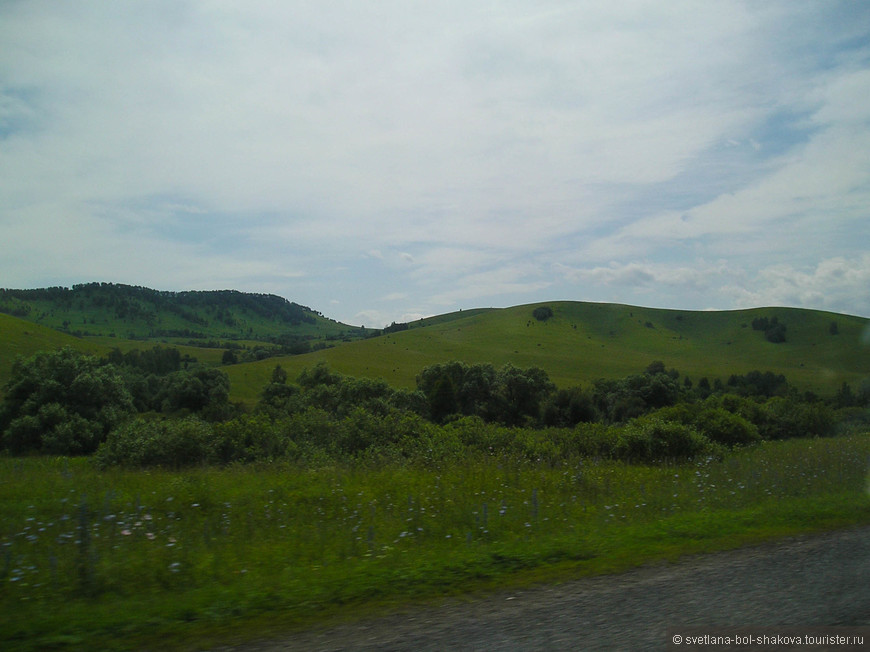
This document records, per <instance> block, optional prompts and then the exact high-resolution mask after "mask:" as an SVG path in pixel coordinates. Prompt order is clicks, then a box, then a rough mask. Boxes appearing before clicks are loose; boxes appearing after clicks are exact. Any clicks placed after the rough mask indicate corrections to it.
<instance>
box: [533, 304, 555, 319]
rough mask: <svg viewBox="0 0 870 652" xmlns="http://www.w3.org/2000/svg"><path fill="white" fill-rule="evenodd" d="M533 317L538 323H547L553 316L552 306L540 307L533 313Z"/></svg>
mask: <svg viewBox="0 0 870 652" xmlns="http://www.w3.org/2000/svg"><path fill="white" fill-rule="evenodd" d="M532 316H533V317H534V318H535V319H537V320H538V321H547V320H548V319H550V318H552V316H553V309H552V308H551V307H550V306H539V307H537V308H535V309H534V310H533V311H532Z"/></svg>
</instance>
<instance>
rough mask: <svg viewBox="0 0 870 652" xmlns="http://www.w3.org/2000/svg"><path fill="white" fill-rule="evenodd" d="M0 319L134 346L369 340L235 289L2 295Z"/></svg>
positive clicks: (301, 309)
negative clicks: (137, 343)
mask: <svg viewBox="0 0 870 652" xmlns="http://www.w3.org/2000/svg"><path fill="white" fill-rule="evenodd" d="M0 312H2V313H6V314H8V315H12V316H14V317H19V318H21V319H25V320H27V321H30V322H34V323H37V324H40V325H43V326H48V327H50V328H54V329H56V330H60V331H62V332H66V333H69V334H73V335H77V336H84V337H88V336H91V337H97V336H99V337H113V338H115V337H116V338H119V339H132V340H154V339H163V340H166V339H171V340H174V341H188V340H193V341H195V342H196V341H206V340H209V339H223V340H254V341H266V342H274V343H280V344H285V345H289V346H292V345H293V344H294V343H297V342H300V341H340V340H341V341H347V340H352V339H358V338H360V337H363V336H365V334H366V331H364V330H363V329H360V328H356V327H353V326H348V325H346V324H342V323H339V322H337V321H334V320H332V319H328V318H326V317H324V316H323V315H322V314H321V313H319V312H317V311H315V310H312V309H311V308H309V307H307V306H302V305H299V304H297V303H293V302H291V301H288V300H287V299H284V298H282V297H279V296H276V295H273V294H253V293H246V292H238V291H235V290H215V291H185V292H167V291H160V290H152V289H150V288H145V287H139V286H131V285H123V284H115V283H86V284H81V285H74V286H72V287H71V288H65V287H51V288H41V289H36V290H11V289H0ZM302 350H306V349H304V348H303V349H302Z"/></svg>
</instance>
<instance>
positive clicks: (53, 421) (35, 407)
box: [0, 348, 133, 455]
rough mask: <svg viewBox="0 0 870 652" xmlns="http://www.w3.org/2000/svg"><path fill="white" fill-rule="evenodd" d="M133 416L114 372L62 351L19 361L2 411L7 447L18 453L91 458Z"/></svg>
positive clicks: (0, 425)
mask: <svg viewBox="0 0 870 652" xmlns="http://www.w3.org/2000/svg"><path fill="white" fill-rule="evenodd" d="M132 412H133V401H132V398H131V396H130V393H129V392H128V391H127V388H126V387H125V386H124V382H123V380H122V379H121V377H120V376H119V375H118V374H117V373H116V372H115V370H114V368H112V367H107V366H102V365H101V364H100V361H99V360H98V359H97V358H95V357H92V356H87V355H84V354H81V353H79V352H77V351H74V350H72V349H68V348H63V349H60V350H58V351H54V352H51V353H37V354H36V355H34V356H32V357H30V358H28V359H26V360H25V359H19V360H18V361H17V362H16V363H15V365H14V366H13V368H12V375H11V378H10V380H9V382H8V383H7V385H6V388H5V396H4V400H3V404H2V407H0V431H2V432H3V447H4V448H6V449H8V450H10V451H11V452H13V453H23V452H26V451H36V452H44V453H51V454H72V455H78V454H87V453H91V452H93V451H94V450H96V448H97V446H98V445H99V443H100V442H101V441H103V440H104V439H105V437H106V434H107V433H108V432H109V430H110V429H111V428H112V427H113V426H115V425H116V424H117V423H119V422H120V421H122V420H123V419H125V418H126V417H128V416H129V415H130V414H131V413H132Z"/></svg>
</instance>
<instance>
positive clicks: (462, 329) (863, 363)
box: [226, 302, 870, 402]
mask: <svg viewBox="0 0 870 652" xmlns="http://www.w3.org/2000/svg"><path fill="white" fill-rule="evenodd" d="M542 306H548V307H550V308H551V309H552V312H553V316H552V317H551V318H549V319H547V320H546V321H538V320H537V319H536V318H535V317H534V316H533V314H532V313H533V310H534V309H535V308H536V307H542ZM765 317H766V318H768V320H771V319H772V318H773V317H776V318H777V321H778V322H779V323H780V324H783V325H784V326H785V327H786V332H785V335H786V341H785V342H781V343H772V342H770V341H768V340H767V339H766V337H765V333H764V332H762V331H760V330H755V329H754V328H753V326H752V324H753V321H754V320H759V319H762V318H765ZM833 323H836V327H835V330H836V334H832V324H833ZM454 359H456V360H464V361H466V362H490V363H493V364H495V365H497V366H498V365H502V364H505V363H512V364H514V365H516V366H519V367H530V366H538V367H541V368H543V369H544V370H545V371H547V373H548V374H549V375H550V377H551V379H552V380H553V381H554V382H555V383H556V384H557V385H559V386H570V385H575V384H588V383H590V382H591V381H593V380H595V379H597V378H617V377H622V376H625V375H628V374H632V373H637V372H639V371H641V370H643V369H644V368H645V367H646V366H647V365H648V364H649V363H650V362H652V361H653V360H661V361H663V362H664V363H665V364H666V365H667V366H668V367H670V368H676V369H677V370H679V371H680V372H681V373H682V375H683V376H684V377H685V376H688V377H690V378H691V379H693V380H694V381H697V380H698V379H700V378H701V377H705V376H706V377H708V378H709V380H710V381H711V382H712V381H713V380H714V379H715V378H720V379H722V380H723V382H724V381H727V379H728V377H729V376H730V375H731V374H745V373H747V372H749V371H752V370H754V369H758V370H761V371H768V370H770V371H774V372H776V373H782V374H784V375H785V376H786V377H787V378H788V379H789V381H790V382H791V383H793V384H794V385H796V386H798V387H800V388H803V389H808V390H814V391H817V392H819V393H823V394H830V393H833V392H834V391H836V389H837V388H839V387H840V385H841V384H842V383H843V382H844V381H845V382H849V383H850V384H852V383H854V384H857V383H860V382H861V381H862V380H864V379H865V378H867V377H868V376H870V320H867V319H864V318H860V317H854V316H849V315H840V314H835V313H830V312H822V311H815V310H804V309H796V308H759V309H752V310H735V311H710V312H697V311H677V310H660V309H652V308H638V307H632V306H624V305H616V304H599V303H581V302H550V303H545V304H532V305H524V306H516V307H512V308H505V309H493V310H478V311H468V312H467V313H466V312H457V313H450V314H449V315H442V316H440V317H434V318H430V319H428V320H422V323H421V322H413V323H411V324H409V327H408V329H407V330H399V331H395V332H392V333H389V334H386V335H384V336H381V337H377V338H372V339H368V340H364V341H359V342H353V343H348V344H345V345H342V346H340V347H335V348H332V349H326V350H323V351H317V352H314V353H310V354H306V355H300V356H293V357H283V358H272V359H269V360H264V361H262V362H256V363H248V364H241V365H235V366H232V367H227V368H226V371H227V372H228V373H229V375H230V380H231V384H232V387H233V390H232V393H233V395H234V397H235V398H236V399H239V400H245V401H248V402H252V401H255V400H256V398H257V395H258V393H259V392H260V391H261V390H262V388H263V386H264V385H265V384H266V383H267V382H268V380H269V377H270V374H271V372H272V369H274V367H275V364H276V363H280V364H281V365H282V367H284V368H285V369H286V370H287V371H288V373H289V375H290V377H291V378H293V377H295V375H297V374H298V373H299V372H300V371H301V370H302V369H304V368H306V367H310V366H312V365H314V364H316V363H317V362H319V361H325V362H327V364H328V365H329V366H330V367H331V368H332V369H333V370H335V371H338V372H341V373H345V374H349V375H354V376H363V377H372V378H383V379H385V380H386V381H388V382H389V383H391V384H393V385H396V386H401V387H413V386H414V384H415V377H416V375H417V373H419V371H420V370H421V369H423V368H424V367H425V366H427V365H430V364H434V363H437V362H444V361H447V360H454Z"/></svg>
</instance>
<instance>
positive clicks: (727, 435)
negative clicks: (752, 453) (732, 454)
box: [694, 408, 761, 448]
mask: <svg viewBox="0 0 870 652" xmlns="http://www.w3.org/2000/svg"><path fill="white" fill-rule="evenodd" d="M694 425H695V427H696V428H697V429H698V431H699V432H701V433H702V434H703V435H704V436H705V437H707V438H708V439H710V440H711V441H714V442H716V443H719V444H723V445H725V446H730V447H732V448H733V447H734V446H745V445H747V444H753V443H755V442H757V441H758V440H759V439H761V435H760V434H759V432H758V428H757V427H756V426H755V424H753V423H750V422H749V421H747V420H746V419H744V418H743V417H741V416H738V415H736V414H732V413H731V412H728V411H727V410H725V409H722V408H707V409H705V410H703V411H702V412H701V413H700V414H698V416H697V417H696V418H695V421H694Z"/></svg>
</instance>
